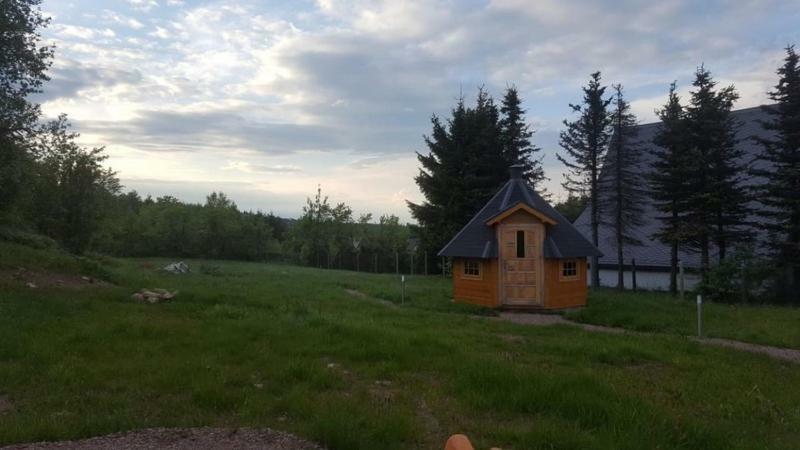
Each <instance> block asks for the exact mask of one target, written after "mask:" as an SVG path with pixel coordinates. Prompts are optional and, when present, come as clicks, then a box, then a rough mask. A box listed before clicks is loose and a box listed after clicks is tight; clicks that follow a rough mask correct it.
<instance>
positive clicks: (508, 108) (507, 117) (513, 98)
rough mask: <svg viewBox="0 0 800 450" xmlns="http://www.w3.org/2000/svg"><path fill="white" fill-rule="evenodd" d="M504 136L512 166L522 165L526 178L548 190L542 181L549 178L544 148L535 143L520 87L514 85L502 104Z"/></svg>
mask: <svg viewBox="0 0 800 450" xmlns="http://www.w3.org/2000/svg"><path fill="white" fill-rule="evenodd" d="M500 113H501V114H502V118H501V119H500V140H501V143H502V146H503V155H504V156H505V159H506V163H507V164H508V166H512V165H515V164H520V165H522V166H523V167H524V168H523V172H522V174H523V178H524V179H525V180H526V181H527V182H528V183H530V185H531V186H533V188H534V189H535V190H536V191H537V192H539V193H540V194H545V192H544V186H542V182H544V181H545V180H546V178H545V176H544V169H543V168H542V158H543V157H544V156H543V155H542V156H539V155H540V153H541V150H542V149H541V148H539V147H537V146H535V145H533V144H532V143H531V138H532V137H533V131H532V130H531V129H530V126H529V125H528V124H527V123H525V110H524V109H522V100H521V99H520V98H519V93H518V92H517V88H516V87H514V86H512V87H510V88H508V89H507V90H506V94H505V96H503V103H502V106H501V107H500Z"/></svg>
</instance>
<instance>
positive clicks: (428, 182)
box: [408, 89, 508, 254]
mask: <svg viewBox="0 0 800 450" xmlns="http://www.w3.org/2000/svg"><path fill="white" fill-rule="evenodd" d="M431 123H432V125H433V131H432V133H431V135H430V136H426V137H425V144H426V145H427V146H428V150H429V152H428V153H427V154H421V153H417V159H418V160H419V162H420V164H421V166H422V167H421V168H420V170H419V174H418V175H417V176H416V177H415V178H414V180H415V181H416V183H417V185H418V186H419V188H420V191H421V192H422V194H423V195H424V196H425V201H424V202H422V203H420V204H415V203H411V202H408V206H409V208H410V209H411V215H412V216H413V217H414V218H415V219H416V220H417V222H418V223H419V225H420V239H421V244H422V245H421V247H422V248H421V250H422V251H428V252H430V253H431V254H436V252H438V251H439V250H440V249H441V248H442V247H444V244H446V243H447V241H448V240H450V238H452V236H453V235H455V233H457V232H458V230H460V229H461V228H462V227H463V226H464V225H466V223H467V222H468V221H469V220H470V219H471V218H472V216H473V215H474V214H475V213H476V212H477V211H478V210H479V209H480V208H481V207H482V206H483V205H484V204H485V203H486V201H488V200H489V198H490V197H491V196H492V195H494V193H495V192H496V191H497V189H499V188H500V186H502V184H503V183H505V182H506V181H507V180H508V163H507V161H506V159H505V157H504V154H503V152H502V145H501V140H500V137H501V128H500V115H499V111H498V109H497V106H496V105H495V103H494V101H493V100H492V98H491V97H490V96H489V95H488V93H486V91H484V90H483V89H480V90H479V92H478V97H477V100H476V104H475V107H474V108H468V107H466V106H465V104H464V100H463V99H459V101H458V103H457V104H456V107H455V108H453V110H452V111H451V118H450V119H449V120H448V121H447V123H446V124H444V123H442V122H441V120H440V119H439V118H438V117H436V116H433V118H432V119H431Z"/></svg>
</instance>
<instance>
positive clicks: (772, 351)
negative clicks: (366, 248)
mask: <svg viewBox="0 0 800 450" xmlns="http://www.w3.org/2000/svg"><path fill="white" fill-rule="evenodd" d="M345 291H346V292H347V293H348V294H349V295H350V296H352V297H355V298H359V299H363V300H369V301H373V302H378V303H382V304H384V305H387V306H390V307H392V308H397V307H398V306H397V305H395V304H394V303H392V302H389V301H386V300H381V299H379V298H374V297H371V296H369V295H367V294H365V293H363V292H361V291H357V290H355V289H345ZM493 319H494V320H503V321H506V322H512V323H517V324H520V325H536V326H550V325H570V326H574V327H579V328H581V329H584V330H586V331H593V332H599V333H613V334H622V333H629V334H637V335H648V334H653V333H641V332H637V331H631V330H626V329H624V328H616V327H607V326H603V325H592V324H589V323H581V322H575V321H572V320H568V319H565V318H564V317H563V316H561V315H558V314H536V313H525V312H508V311H503V312H500V313H499V314H498V315H497V317H494V318H493ZM688 338H689V339H691V340H693V341H695V342H699V343H701V344H706V345H716V346H717V347H728V348H733V349H736V350H741V351H745V352H750V353H759V354H762V355H767V356H770V357H772V358H775V359H780V360H783V361H789V362H793V363H798V364H800V350H795V349H791V348H781V347H772V346H769V345H760V344H751V343H749V342H741V341H734V340H731V339H720V338H698V337H693V336H688Z"/></svg>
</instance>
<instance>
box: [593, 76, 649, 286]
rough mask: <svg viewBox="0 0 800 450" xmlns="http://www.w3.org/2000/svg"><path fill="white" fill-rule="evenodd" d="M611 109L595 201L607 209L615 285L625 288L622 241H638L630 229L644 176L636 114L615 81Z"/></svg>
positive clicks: (638, 220)
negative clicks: (614, 256)
mask: <svg viewBox="0 0 800 450" xmlns="http://www.w3.org/2000/svg"><path fill="white" fill-rule="evenodd" d="M613 88H614V95H613V97H612V98H613V107H614V109H613V111H612V112H611V130H612V134H611V142H610V144H609V147H608V154H607V156H606V160H605V163H604V166H603V177H602V178H601V193H600V196H599V198H600V200H599V203H600V205H601V207H602V209H603V210H606V211H608V212H609V214H608V216H607V217H609V218H610V223H609V224H608V225H610V226H611V228H612V229H613V230H614V238H615V241H616V246H617V288H618V289H624V288H625V278H624V273H625V270H624V268H625V261H624V260H623V258H624V256H623V255H624V247H625V244H631V245H638V244H641V241H639V239H637V238H636V237H635V236H634V233H633V231H634V230H635V229H636V228H637V227H639V226H641V225H642V213H643V208H642V204H643V202H644V190H643V189H642V186H643V184H644V180H643V179H642V176H641V167H640V162H641V147H640V146H639V144H638V142H636V137H637V135H638V130H637V128H636V116H634V115H633V113H632V112H631V107H630V104H629V103H628V102H627V101H626V100H625V98H624V95H623V93H622V85H619V84H617V85H615V86H613Z"/></svg>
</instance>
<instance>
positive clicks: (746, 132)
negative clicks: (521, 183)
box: [575, 107, 770, 270]
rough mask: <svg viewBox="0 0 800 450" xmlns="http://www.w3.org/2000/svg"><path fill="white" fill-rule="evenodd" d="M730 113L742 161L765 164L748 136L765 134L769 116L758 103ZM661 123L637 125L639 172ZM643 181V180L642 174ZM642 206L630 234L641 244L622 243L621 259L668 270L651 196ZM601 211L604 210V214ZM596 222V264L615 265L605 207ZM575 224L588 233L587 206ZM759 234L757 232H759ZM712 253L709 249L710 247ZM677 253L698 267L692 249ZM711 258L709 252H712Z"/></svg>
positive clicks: (644, 169)
mask: <svg viewBox="0 0 800 450" xmlns="http://www.w3.org/2000/svg"><path fill="white" fill-rule="evenodd" d="M731 115H732V117H733V118H734V119H735V120H737V121H739V123H740V124H741V127H740V128H739V130H738V131H737V139H738V140H739V142H738V143H737V144H736V145H737V147H738V148H739V149H741V150H742V151H743V152H744V157H743V159H744V160H743V162H744V163H747V164H748V165H752V166H754V167H758V168H766V167H768V165H767V163H766V162H764V161H760V160H759V161H756V160H755V159H756V157H757V155H758V153H759V152H760V150H761V147H760V146H759V145H758V144H756V143H755V142H754V141H753V140H752V139H751V137H752V136H760V137H769V136H770V135H769V134H768V132H767V131H765V130H764V128H763V127H762V126H761V125H760V124H759V121H761V120H769V115H768V114H767V113H766V112H764V110H763V109H762V108H761V107H755V108H747V109H740V110H737V111H733V112H732V113H731ZM660 126H661V124H660V123H650V124H645V125H639V126H638V127H637V128H638V131H639V134H638V136H637V138H636V140H637V141H638V143H639V145H640V148H641V149H642V158H641V160H640V165H639V168H640V170H639V173H641V174H647V173H650V172H651V171H652V164H653V161H654V157H653V153H652V152H653V151H654V150H655V149H656V148H657V147H656V145H655V144H653V137H654V136H655V134H656V132H657V131H658V129H659V127H660ZM606 176H610V174H607V173H603V174H601V177H606ZM644 178H645V179H644V180H643V182H645V183H647V179H646V177H644ZM756 182H758V181H757V180H756V179H755V178H753V177H750V178H747V179H746V180H745V182H744V184H745V185H747V186H751V185H753V184H754V183H756ZM642 206H643V209H644V211H643V214H642V219H643V224H642V225H641V226H640V227H638V228H637V229H636V230H634V232H633V233H632V235H633V236H634V237H635V238H637V239H638V240H639V241H641V243H642V244H641V245H631V244H626V245H625V246H624V247H623V261H624V262H625V264H630V262H631V259H636V265H637V266H640V267H652V268H662V267H663V268H665V270H669V264H670V248H669V246H668V245H665V244H663V243H662V242H660V241H658V240H656V239H654V238H653V235H654V234H655V233H656V232H657V231H658V229H659V228H660V226H661V222H660V220H658V217H660V216H661V215H662V213H660V212H659V211H658V210H656V208H655V206H654V205H653V202H652V199H650V198H649V197H647V198H646V201H645V203H644V204H643V205H642ZM751 206H753V207H754V208H756V209H758V208H763V206H761V205H760V204H758V203H753V204H752V205H751ZM604 213H605V214H604ZM750 220H751V221H753V222H754V223H756V224H758V223H762V222H763V221H764V218H763V217H760V216H758V215H756V216H752V217H750ZM600 222H601V224H600V226H599V227H598V232H599V240H598V247H599V248H600V251H601V252H603V253H604V254H605V256H604V257H602V258H600V265H601V266H603V265H616V263H617V245H616V238H615V237H614V230H613V229H612V227H611V225H610V224H611V223H612V220H611V217H609V216H608V211H605V212H604V211H602V210H601V211H600ZM575 227H576V228H577V229H578V230H580V231H581V233H583V235H584V236H586V237H587V238H588V237H589V236H591V229H592V228H591V219H590V210H589V208H588V206H587V208H585V209H584V210H583V212H582V213H581V215H580V216H579V217H578V219H576V220H575ZM753 231H754V232H755V234H756V237H757V238H758V239H757V240H761V239H763V237H764V236H763V234H764V231H763V227H756V228H755V229H754V230H753ZM760 235H761V236H760ZM712 253H713V249H712ZM678 257H679V258H680V259H681V260H682V261H683V264H684V266H685V267H687V268H699V267H700V255H699V254H698V253H696V252H689V251H686V249H682V250H681V251H679V255H678ZM712 259H713V255H712Z"/></svg>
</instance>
